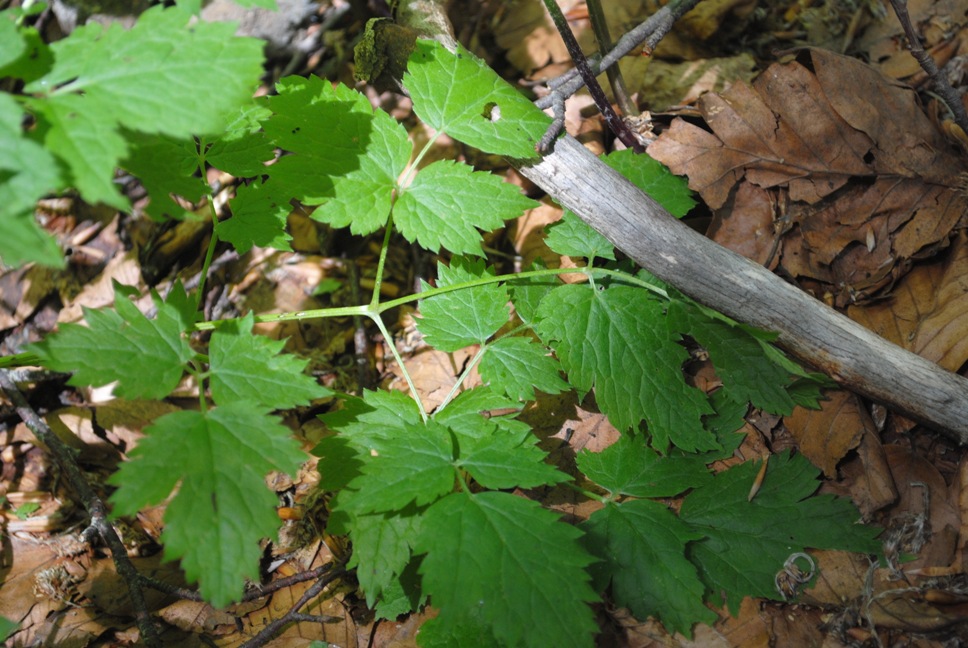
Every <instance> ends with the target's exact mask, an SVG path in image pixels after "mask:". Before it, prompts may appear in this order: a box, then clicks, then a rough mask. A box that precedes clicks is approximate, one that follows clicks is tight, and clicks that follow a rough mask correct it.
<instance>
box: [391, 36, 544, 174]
mask: <svg viewBox="0 0 968 648" xmlns="http://www.w3.org/2000/svg"><path fill="white" fill-rule="evenodd" d="M403 85H404V87H406V88H407V90H408V91H409V92H410V97H411V98H412V99H413V110H414V112H416V113H417V115H418V116H419V117H420V119H422V120H423V121H424V122H425V123H427V124H429V125H430V126H432V127H434V128H435V129H437V130H438V131H442V132H445V133H447V134H448V135H450V136H451V137H454V138H456V139H459V140H460V141H462V142H464V143H465V144H469V145H471V146H473V147H475V148H479V149H481V150H482V151H485V152H487V153H496V154H498V155H506V156H508V157H513V158H521V159H528V158H533V157H536V156H537V154H536V153H535V150H534V147H535V145H536V144H537V143H538V140H539V139H541V136H542V135H544V132H545V129H547V128H548V125H549V124H550V123H551V118H550V117H548V116H547V115H545V114H544V113H543V112H541V111H540V110H538V109H537V108H535V107H534V106H533V105H532V104H531V102H530V101H528V100H527V99H526V98H525V97H524V96H523V95H521V94H520V93H519V92H518V91H517V90H515V89H514V88H512V87H511V86H510V85H508V84H507V83H506V82H504V81H503V80H502V79H501V78H500V77H498V75H497V74H496V73H495V72H494V70H492V69H491V68H489V67H487V65H485V64H484V63H483V62H482V61H481V60H480V59H478V58H476V57H475V56H474V55H472V54H471V53H470V52H468V51H466V50H464V49H463V48H460V49H459V51H458V52H457V53H456V55H455V54H451V53H450V52H448V51H447V50H446V49H445V48H444V46H443V45H441V44H440V43H437V42H436V41H428V40H418V41H417V46H416V49H415V50H414V52H413V54H411V56H410V61H409V63H408V64H407V73H406V74H405V75H403Z"/></svg>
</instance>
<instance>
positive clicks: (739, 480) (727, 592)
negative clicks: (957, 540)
mask: <svg viewBox="0 0 968 648" xmlns="http://www.w3.org/2000/svg"><path fill="white" fill-rule="evenodd" d="M759 466H760V462H758V461H757V462H746V463H743V464H740V465H738V466H736V467H734V468H731V469H729V470H727V471H725V472H722V473H719V474H718V475H716V476H715V477H714V479H713V480H711V481H710V482H709V483H708V484H706V485H705V486H702V487H700V488H698V489H696V490H694V491H693V492H692V493H690V494H689V495H687V496H686V498H685V500H684V501H683V503H682V509H681V511H680V518H681V519H682V520H683V521H684V522H686V523H688V524H689V525H690V526H692V527H693V528H694V529H695V530H696V531H698V532H699V533H701V534H702V535H703V536H704V538H703V539H702V540H700V541H698V542H695V543H693V544H692V545H690V553H689V557H690V559H691V560H692V561H693V563H695V564H696V565H697V567H698V568H699V575H700V578H701V579H702V581H703V583H705V585H706V592H707V600H709V601H711V602H712V603H713V604H714V605H717V606H718V605H722V600H723V598H724V599H725V601H726V603H727V604H728V605H729V608H730V610H731V612H732V613H733V614H736V612H737V611H738V610H739V604H740V601H741V600H742V598H743V597H744V596H760V597H764V598H770V599H778V598H779V596H780V595H779V593H778V592H777V591H776V585H775V583H774V579H775V577H776V574H777V572H779V571H781V570H782V569H783V563H784V561H786V559H787V558H788V557H789V556H790V555H791V554H793V553H796V552H801V551H804V550H805V549H806V548H807V547H810V548H813V549H841V550H845V551H858V552H862V553H878V552H879V551H880V543H878V542H877V541H876V540H875V539H874V538H875V537H876V536H877V535H878V534H879V533H880V531H881V529H879V528H876V527H869V526H862V525H860V524H856V522H857V520H859V519H860V513H858V512H857V509H856V508H855V507H854V505H853V504H852V503H851V502H850V501H849V500H846V499H842V498H837V497H833V496H832V495H819V496H816V497H810V495H812V494H813V493H814V492H815V491H816V490H817V488H818V486H819V485H820V484H819V482H818V481H817V476H818V474H819V471H818V470H817V469H816V468H814V467H813V466H812V465H811V464H810V462H809V461H808V460H807V459H806V458H805V457H803V455H790V454H789V453H783V454H776V455H773V456H772V457H771V458H770V463H769V466H768V467H767V470H766V476H765V479H764V480H763V484H762V486H761V487H760V490H759V491H758V492H757V493H756V496H755V497H754V498H753V499H752V501H748V498H749V492H750V487H751V486H752V485H753V481H754V479H755V478H756V474H757V472H758V470H759ZM720 597H723V598H720Z"/></svg>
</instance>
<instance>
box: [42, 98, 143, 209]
mask: <svg viewBox="0 0 968 648" xmlns="http://www.w3.org/2000/svg"><path fill="white" fill-rule="evenodd" d="M31 107H32V108H34V110H36V111H37V113H38V115H37V119H38V122H40V123H41V125H42V127H43V129H44V146H45V147H46V148H47V150H48V151H50V152H51V153H53V154H54V155H56V156H57V157H58V158H60V160H61V161H62V162H63V163H64V164H65V165H66V166H67V168H68V169H69V171H70V178H69V182H70V184H71V185H73V186H74V187H76V188H77V190H78V191H80V193H81V195H82V196H83V197H84V200H86V201H87V202H89V203H104V204H105V205H110V206H111V207H115V208H116V209H122V210H124V209H128V207H129V205H128V200H127V199H126V198H125V197H124V196H122V195H121V193H120V191H118V188H117V186H116V185H115V184H114V168H115V167H116V166H117V164H118V161H119V160H120V159H121V158H122V157H124V156H125V154H126V153H127V150H128V147H127V143H126V142H125V140H124V138H122V137H121V136H120V135H119V134H118V133H117V130H116V129H115V125H114V124H113V123H111V121H110V120H109V119H104V118H103V117H102V116H100V115H98V114H97V113H98V112H99V110H100V109H99V107H98V106H96V105H94V104H93V102H92V101H91V99H90V98H88V97H86V96H82V95H65V96H63V97H60V98H59V99H58V101H45V102H40V101H34V102H32V103H31Z"/></svg>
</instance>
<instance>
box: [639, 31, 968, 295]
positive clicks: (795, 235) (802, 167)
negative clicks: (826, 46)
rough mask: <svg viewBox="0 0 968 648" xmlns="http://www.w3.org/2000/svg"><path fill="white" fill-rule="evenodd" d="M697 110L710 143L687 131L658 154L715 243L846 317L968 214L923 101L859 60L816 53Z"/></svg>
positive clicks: (678, 126) (675, 133)
mask: <svg viewBox="0 0 968 648" xmlns="http://www.w3.org/2000/svg"><path fill="white" fill-rule="evenodd" d="M699 108H700V111H701V114H702V116H703V118H704V119H705V121H706V124H707V125H708V127H709V129H711V130H712V132H709V131H708V130H706V129H703V128H701V127H699V126H696V125H693V124H691V123H688V122H686V121H684V120H681V119H677V120H675V121H674V122H673V123H672V126H671V128H670V129H669V130H668V131H667V132H666V133H664V134H663V135H662V136H660V137H659V139H658V140H657V141H656V142H655V143H653V144H652V145H651V146H650V147H649V154H650V155H652V156H653V157H655V158H656V159H658V160H660V161H661V162H663V163H665V164H666V165H668V166H669V167H670V168H671V169H672V170H673V172H674V173H678V174H680V175H687V176H688V177H689V186H690V187H691V188H692V189H694V190H696V191H698V192H699V193H700V194H701V195H702V197H703V199H704V200H705V201H706V203H707V204H708V205H709V206H710V207H711V208H712V209H713V210H714V211H715V216H716V221H715V222H714V225H713V230H712V231H713V232H714V238H715V239H716V240H717V241H718V242H720V243H722V244H723V245H726V246H728V247H731V248H734V249H738V250H742V252H743V253H744V254H746V255H747V256H749V257H750V258H754V259H757V260H758V261H760V262H764V263H769V262H771V261H775V262H777V263H778V264H779V266H780V268H782V270H783V271H784V272H785V273H786V274H788V275H791V276H793V277H798V278H804V279H812V280H815V281H819V282H821V283H823V284H826V287H825V289H826V290H827V291H829V292H831V293H832V294H833V295H834V297H835V301H836V303H837V304H838V305H841V306H842V305H846V304H849V303H855V302H858V301H862V300H864V299H866V298H869V297H871V296H874V295H876V294H878V293H880V292H883V291H885V290H886V289H889V288H890V287H891V286H892V285H893V283H894V282H895V281H896V280H897V279H898V278H899V277H900V276H902V275H903V274H904V273H906V272H907V270H908V269H909V268H910V262H911V261H912V260H914V259H919V258H924V257H927V256H930V255H932V254H933V253H935V252H936V251H937V250H938V249H940V248H942V247H944V246H945V245H946V242H947V238H948V236H949V235H950V233H951V231H952V229H953V228H954V227H955V226H956V225H958V224H959V223H960V222H961V219H962V216H963V214H965V212H966V210H968V199H966V197H965V194H964V191H963V190H962V188H961V185H962V183H963V182H962V179H961V177H960V174H961V173H963V172H964V171H965V170H966V167H965V164H964V162H963V160H962V159H961V158H960V157H959V156H957V155H956V154H955V152H954V151H953V150H952V149H951V147H950V146H949V145H948V143H947V142H946V140H945V139H944V136H943V135H942V134H941V133H940V132H939V131H938V130H937V129H936V128H935V127H934V126H933V125H932V124H931V122H930V120H929V119H928V118H927V116H925V114H924V113H923V112H922V110H921V108H920V106H919V105H918V103H917V98H916V96H915V94H914V92H913V91H912V90H911V89H910V88H907V87H906V86H904V85H902V84H900V83H898V82H896V81H893V80H891V79H888V78H887V77H884V76H883V75H881V74H880V73H879V72H877V71H876V70H874V69H873V68H871V67H869V66H867V65H866V64H864V63H861V62H859V61H857V60H855V59H851V58H847V57H844V56H840V55H837V54H833V53H831V52H827V51H823V50H808V51H806V52H804V53H802V54H801V55H800V56H799V57H798V59H797V60H796V61H794V62H791V63H788V64H774V65H772V66H770V68H769V69H767V70H766V72H764V73H763V74H762V75H760V77H759V78H758V79H757V80H756V81H755V82H754V84H753V86H752V87H750V86H748V85H746V84H744V83H737V84H735V85H733V86H732V87H731V88H730V89H728V90H727V91H725V92H723V93H721V94H707V95H705V96H703V97H702V98H701V99H700V101H699ZM747 212H752V213H753V214H754V218H753V219H752V220H751V221H750V222H749V223H748V224H747V223H745V222H744V221H743V218H745V216H744V215H745V214H746V213H747ZM771 222H772V224H773V226H774V227H773V229H774V232H773V233H770V232H769V231H768V229H769V228H768V225H769V224H770V223H771ZM771 234H772V235H771ZM751 239H753V240H752V241H751Z"/></svg>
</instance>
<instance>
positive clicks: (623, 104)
mask: <svg viewBox="0 0 968 648" xmlns="http://www.w3.org/2000/svg"><path fill="white" fill-rule="evenodd" d="M585 6H586V7H588V18H589V19H590V20H591V21H592V30H593V31H594V32H595V40H596V41H598V49H599V51H601V52H608V51H611V49H612V35H611V34H610V33H609V31H608V21H607V20H605V11H604V10H603V9H602V0H587V1H586V2H585ZM605 73H606V74H607V75H608V83H609V85H611V86H612V94H614V95H615V102H616V103H618V105H619V107H620V108H621V109H622V113H623V114H624V115H625V116H631V115H638V114H639V107H638V106H636V105H635V103H634V102H633V101H632V98H631V97H630V96H629V91H628V88H627V87H626V86H625V77H623V76H622V70H621V69H620V68H619V66H617V65H612V66H609V68H608V69H607V70H605Z"/></svg>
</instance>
